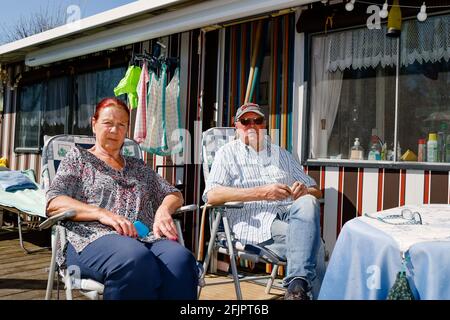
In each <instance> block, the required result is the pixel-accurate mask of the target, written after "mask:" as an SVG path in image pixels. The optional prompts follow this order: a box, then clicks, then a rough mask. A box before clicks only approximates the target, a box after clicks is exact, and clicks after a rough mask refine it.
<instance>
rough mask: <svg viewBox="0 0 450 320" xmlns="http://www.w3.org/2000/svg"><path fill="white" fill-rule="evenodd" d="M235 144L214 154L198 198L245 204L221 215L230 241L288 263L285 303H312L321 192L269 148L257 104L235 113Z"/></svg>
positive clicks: (279, 151) (289, 157) (286, 157)
mask: <svg viewBox="0 0 450 320" xmlns="http://www.w3.org/2000/svg"><path fill="white" fill-rule="evenodd" d="M235 126H236V129H237V135H238V139H236V140H234V141H232V142H230V143H228V144H226V145H224V146H223V147H222V148H221V149H219V150H218V152H217V153H216V156H215V160H214V163H213V165H212V168H211V172H210V175H209V177H208V180H207V182H206V188H205V191H204V194H203V199H204V201H205V202H206V201H207V202H208V203H210V204H213V205H218V204H223V203H225V202H228V201H242V202H244V208H243V209H228V210H227V212H226V214H227V217H228V219H229V221H230V225H231V227H232V232H233V233H234V236H235V237H236V238H237V239H239V240H240V242H241V243H243V244H247V247H252V248H257V249H258V250H262V251H264V254H266V255H269V256H270V255H272V256H273V254H274V253H275V254H276V255H277V256H278V257H281V258H284V259H287V273H286V277H285V278H284V280H283V285H284V286H285V287H287V290H286V294H285V299H288V300H297V299H300V300H306V299H310V298H311V288H312V283H313V281H314V280H315V279H316V265H317V253H318V251H319V248H320V246H321V239H320V209H319V205H318V201H317V198H321V197H322V192H321V191H320V190H319V189H318V188H317V185H316V182H315V181H314V179H312V178H311V177H309V176H308V175H306V174H305V173H304V171H303V169H302V167H301V166H300V164H299V163H298V162H297V161H295V159H294V158H293V156H292V155H291V154H290V153H289V152H287V151H286V150H284V149H281V148H280V147H278V146H277V145H274V144H272V143H271V142H270V139H269V137H267V136H266V135H265V134H264V132H265V130H266V121H265V117H264V113H263V111H262V109H261V108H260V107H259V106H258V105H257V104H252V103H248V104H244V105H242V106H241V107H240V108H239V109H238V110H237V112H236V117H235Z"/></svg>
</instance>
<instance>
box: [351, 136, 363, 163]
mask: <svg viewBox="0 0 450 320" xmlns="http://www.w3.org/2000/svg"><path fill="white" fill-rule="evenodd" d="M350 160H364V150H363V148H362V147H361V143H360V142H359V138H355V142H354V144H353V147H352V149H351V150H350Z"/></svg>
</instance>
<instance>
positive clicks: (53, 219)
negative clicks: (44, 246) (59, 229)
mask: <svg viewBox="0 0 450 320" xmlns="http://www.w3.org/2000/svg"><path fill="white" fill-rule="evenodd" d="M75 214H76V212H75V210H68V211H64V212H61V213H58V214H55V215H54V216H51V217H50V218H47V219H46V220H45V221H44V222H42V223H41V224H40V225H39V229H41V230H42V229H48V228H50V227H51V226H53V225H54V224H55V223H57V222H58V221H63V220H66V219H68V218H72V217H73V216H75Z"/></svg>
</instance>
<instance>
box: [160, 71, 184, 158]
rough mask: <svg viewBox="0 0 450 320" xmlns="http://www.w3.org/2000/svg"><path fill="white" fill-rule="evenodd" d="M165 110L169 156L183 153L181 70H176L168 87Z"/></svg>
mask: <svg viewBox="0 0 450 320" xmlns="http://www.w3.org/2000/svg"><path fill="white" fill-rule="evenodd" d="M165 93H166V99H165V101H166V105H165V108H164V109H163V110H165V117H164V118H165V125H166V128H165V132H166V134H167V135H166V141H167V146H168V152H169V154H175V153H179V152H181V151H183V144H182V143H181V142H182V140H181V139H182V138H181V135H180V130H179V129H180V128H181V119H180V73H179V68H177V69H175V72H174V75H173V77H172V80H170V83H169V85H168V86H167V87H166V92H165Z"/></svg>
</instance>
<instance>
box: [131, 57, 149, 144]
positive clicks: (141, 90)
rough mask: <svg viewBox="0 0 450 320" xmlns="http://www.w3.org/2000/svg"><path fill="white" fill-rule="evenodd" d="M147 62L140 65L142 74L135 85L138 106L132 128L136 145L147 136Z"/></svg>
mask: <svg viewBox="0 0 450 320" xmlns="http://www.w3.org/2000/svg"><path fill="white" fill-rule="evenodd" d="M149 79H150V78H149V75H148V68H147V62H146V61H144V64H143V65H142V72H141V76H140V78H139V82H138V85H137V94H138V105H137V112H136V123H135V126H134V140H135V141H136V142H137V143H142V142H144V141H145V137H146V135H147V118H146V117H147V83H148V82H149Z"/></svg>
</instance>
